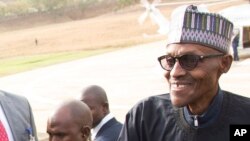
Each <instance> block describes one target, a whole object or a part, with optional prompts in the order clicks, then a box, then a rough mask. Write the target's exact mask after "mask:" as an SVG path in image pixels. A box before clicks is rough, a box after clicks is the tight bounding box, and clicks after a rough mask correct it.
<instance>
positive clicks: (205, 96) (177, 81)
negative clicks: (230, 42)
mask: <svg viewBox="0 0 250 141" xmlns="http://www.w3.org/2000/svg"><path fill="white" fill-rule="evenodd" d="M218 53H219V52H218V51H216V50H213V49H211V48H208V47H204V46H200V45H195V44H171V45H169V46H168V47H167V55H171V56H181V55H185V54H195V55H209V54H218ZM219 59H220V57H215V58H208V59H204V60H202V61H199V62H198V65H197V66H196V68H194V69H193V70H191V71H187V70H185V69H183V68H182V67H181V66H180V64H179V62H178V61H176V63H175V65H174V67H173V69H172V70H171V71H166V72H165V78H166V79H167V81H168V82H169V88H170V98H171V102H172V104H173V105H175V106H177V107H183V106H186V105H189V106H190V105H193V106H194V105H196V106H199V105H201V104H204V103H205V104H207V103H208V101H210V100H211V99H212V97H213V96H214V95H215V93H216V92H217V89H218V79H219V76H220V73H219Z"/></svg>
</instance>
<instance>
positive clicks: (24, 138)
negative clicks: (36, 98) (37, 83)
mask: <svg viewBox="0 0 250 141" xmlns="http://www.w3.org/2000/svg"><path fill="white" fill-rule="evenodd" d="M0 104H1V106H2V109H3V112H4V114H5V116H6V119H7V121H8V123H9V126H10V129H11V132H12V135H13V138H14V140H15V141H29V134H28V132H27V131H26V130H27V129H28V128H31V129H32V131H33V136H34V137H35V139H36V141H37V140H38V139H37V135H36V126H35V123H34V117H33V114H32V110H31V107H30V104H29V102H28V100H27V99H26V98H24V97H21V96H18V95H13V94H10V93H7V92H4V91H1V90H0Z"/></svg>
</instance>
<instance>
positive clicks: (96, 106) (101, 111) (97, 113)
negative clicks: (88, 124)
mask: <svg viewBox="0 0 250 141" xmlns="http://www.w3.org/2000/svg"><path fill="white" fill-rule="evenodd" d="M81 100H82V101H83V102H85V103H86V104H87V105H88V106H89V108H90V110H91V112H92V116H93V124H92V128H94V127H96V126H97V125H98V124H99V123H100V122H101V120H102V118H104V117H105V113H106V110H107V109H106V107H105V105H104V104H103V103H102V102H100V101H99V100H98V99H97V98H96V97H95V96H94V95H91V94H87V95H84V96H83V97H82V98H81Z"/></svg>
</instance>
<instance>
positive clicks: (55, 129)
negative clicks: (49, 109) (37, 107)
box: [47, 100, 93, 141]
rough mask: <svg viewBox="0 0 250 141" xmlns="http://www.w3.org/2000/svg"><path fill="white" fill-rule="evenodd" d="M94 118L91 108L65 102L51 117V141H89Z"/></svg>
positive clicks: (73, 102)
mask: <svg viewBox="0 0 250 141" xmlns="http://www.w3.org/2000/svg"><path fill="white" fill-rule="evenodd" d="M92 122H93V118H92V115H91V111H90V109H89V107H88V106H87V105H86V104H85V103H83V102H81V101H79V100H70V101H66V102H63V103H62V104H61V105H60V106H59V107H58V108H57V109H56V110H55V111H54V113H53V114H52V115H51V116H50V117H49V119H48V122H47V133H48V134H49V141H87V140H88V139H89V137H90V130H91V126H92Z"/></svg>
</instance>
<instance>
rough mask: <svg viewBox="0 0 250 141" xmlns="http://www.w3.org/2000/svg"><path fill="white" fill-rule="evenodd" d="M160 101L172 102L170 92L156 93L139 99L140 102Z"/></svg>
mask: <svg viewBox="0 0 250 141" xmlns="http://www.w3.org/2000/svg"><path fill="white" fill-rule="evenodd" d="M158 102H167V103H168V102H171V101H170V95H169V93H165V94H159V95H154V96H150V97H147V98H144V99H142V100H141V101H139V102H138V104H140V103H144V104H152V103H158Z"/></svg>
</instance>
